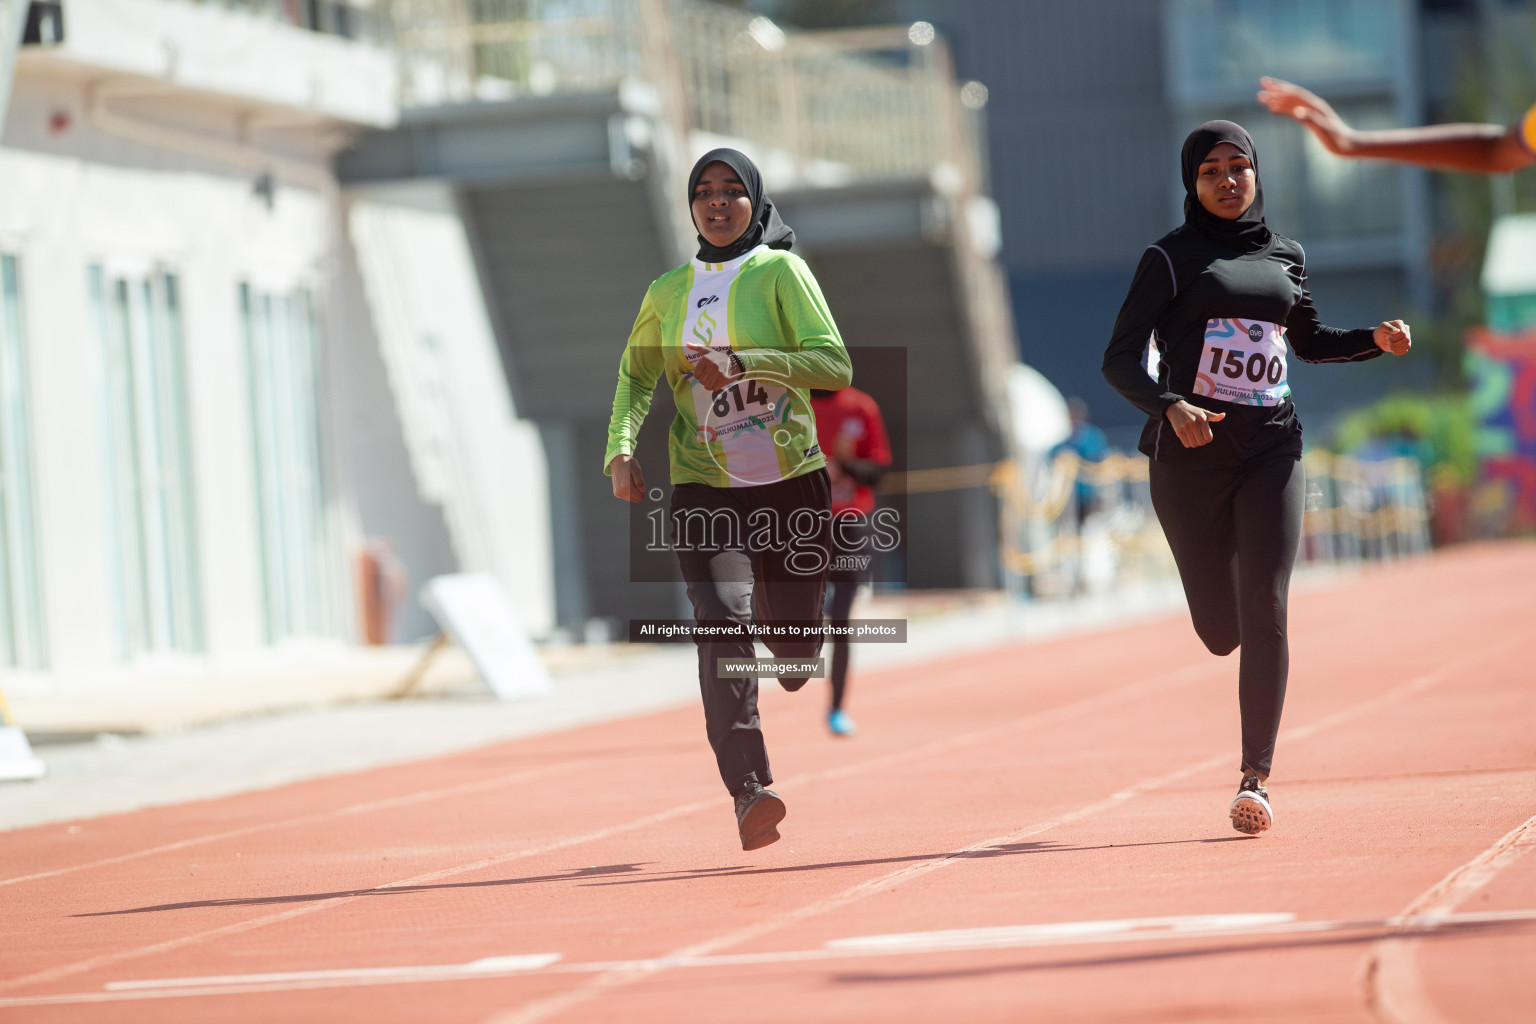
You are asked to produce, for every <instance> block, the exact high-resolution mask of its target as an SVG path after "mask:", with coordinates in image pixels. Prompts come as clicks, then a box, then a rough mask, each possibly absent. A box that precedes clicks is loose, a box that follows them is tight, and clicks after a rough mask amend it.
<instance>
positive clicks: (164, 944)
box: [0, 642, 1514, 1021]
mask: <svg viewBox="0 0 1536 1024" xmlns="http://www.w3.org/2000/svg"><path fill="white" fill-rule="evenodd" d="M1513 645H1514V642H1510V643H1506V644H1504V645H1500V646H1499V647H1497V648H1493V649H1490V650H1488V651H1484V652H1483V653H1482V654H1481V655H1478V656H1474V657H1473V658H1472V659H1470V660H1471V662H1472V663H1474V664H1475V663H1476V662H1478V661H1481V660H1483V659H1485V658H1488V657H1492V656H1494V655H1496V654H1501V653H1503V651H1504V650H1505V649H1506V648H1507V647H1510V646H1513ZM1224 667H1225V664H1224V662H1221V661H1215V662H1213V661H1210V660H1202V661H1201V662H1197V663H1192V664H1189V665H1185V666H1182V667H1180V668H1178V669H1173V670H1170V671H1168V672H1166V673H1163V674H1161V675H1159V676H1154V677H1153V678H1151V679H1148V680H1142V681H1139V682H1136V683H1128V684H1126V685H1124V686H1121V687H1117V688H1115V689H1113V690H1109V691H1106V692H1104V693H1102V694H1098V695H1096V696H1094V697H1089V698H1085V699H1083V700H1081V701H1076V702H1072V703H1070V704H1066V705H1062V706H1060V707H1057V708H1053V709H1049V710H1047V711H1043V712H1038V713H1036V714H1032V715H1026V716H1024V717H1023V718H1020V719H1014V720H1012V721H1009V722H1004V723H1001V724H999V725H996V726H990V727H986V728H982V729H976V730H972V731H970V732H968V733H964V734H959V735H957V736H950V737H947V738H945V739H942V740H937V741H934V742H932V743H929V744H925V745H924V746H923V747H920V748H917V749H916V750H907V751H903V752H899V753H893V754H890V755H883V756H880V757H876V758H871V759H868V760H866V761H864V762H860V763H856V764H852V765H845V766H842V767H840V768H835V769H829V770H827V771H825V772H817V773H808V774H806V775H802V776H797V777H795V780H794V781H795V782H796V783H801V784H803V783H808V782H812V781H821V780H825V779H832V778H839V777H844V776H847V775H850V774H854V773H856V772H858V771H867V770H871V769H874V768H879V767H884V766H885V765H886V764H888V763H893V762H896V761H903V762H906V763H910V762H911V761H912V760H913V759H915V758H918V757H923V756H929V755H932V754H935V753H943V752H946V751H949V750H952V749H954V748H956V747H958V746H967V745H970V744H972V743H976V742H980V741H982V740H985V739H991V738H994V737H996V736H1000V735H1006V734H1007V733H1009V732H1012V731H1017V730H1024V729H1028V728H1032V727H1036V726H1039V725H1047V724H1053V723H1055V722H1058V721H1060V720H1063V719H1067V718H1072V717H1076V716H1078V715H1081V714H1083V713H1087V712H1090V711H1095V710H1100V709H1102V708H1104V707H1108V706H1113V705H1116V704H1120V703H1124V702H1127V701H1130V700H1134V699H1136V698H1138V697H1143V696H1150V695H1153V694H1156V693H1159V692H1161V691H1164V690H1172V689H1178V688H1181V687H1183V686H1186V685H1191V684H1193V683H1195V682H1198V681H1200V680H1202V679H1204V678H1206V677H1208V676H1210V675H1214V674H1218V673H1220V672H1221V671H1222V670H1223V669H1224ZM1450 668H1451V666H1447V668H1446V669H1444V670H1442V673H1443V672H1445V671H1449V670H1450ZM1437 675H1438V674H1436V673H1431V674H1430V676H1425V677H1420V679H1419V680H1415V681H1414V682H1412V683H1410V684H1407V688H1404V687H1400V688H1398V690H1394V691H1390V692H1389V693H1388V694H1385V695H1382V696H1379V697H1377V698H1372V699H1370V700H1368V701H1366V702H1365V703H1364V704H1361V705H1357V706H1356V708H1355V709H1354V710H1351V709H1346V710H1345V712H1340V713H1336V714H1335V715H1332V716H1329V717H1328V718H1326V719H1324V720H1323V721H1322V722H1320V723H1317V724H1316V725H1315V726H1314V727H1313V729H1312V731H1315V730H1316V728H1320V727H1324V726H1325V725H1332V724H1337V722H1338V721H1343V720H1344V718H1341V717H1340V716H1341V715H1346V716H1347V717H1353V716H1354V715H1358V714H1363V713H1366V712H1367V711H1369V710H1374V709H1375V708H1376V707H1377V706H1380V705H1381V704H1383V703H1384V702H1387V701H1390V700H1393V699H1398V697H1397V696H1396V695H1398V693H1399V691H1403V695H1406V693H1407V692H1410V691H1411V692H1416V690H1417V689H1420V688H1422V686H1416V685H1415V684H1418V683H1423V685H1429V683H1424V682H1423V681H1424V680H1426V679H1430V678H1431V677H1437ZM1310 734H1311V732H1308V731H1307V727H1303V729H1302V730H1299V731H1298V730H1292V731H1288V732H1287V733H1286V735H1287V736H1288V737H1290V738H1297V739H1299V738H1302V737H1303V735H1310ZM1227 759H1228V755H1225V754H1223V755H1217V756H1215V757H1212V758H1209V759H1207V760H1205V761H1201V762H1199V763H1197V764H1194V765H1190V766H1188V767H1186V768H1184V769H1179V770H1177V771H1175V772H1172V773H1169V774H1167V775H1164V776H1160V777H1159V778H1158V779H1155V780H1149V781H1144V782H1142V783H1139V784H1138V785H1136V786H1133V787H1131V788H1130V789H1127V790H1123V791H1121V792H1120V793H1116V794H1113V795H1112V796H1110V797H1108V798H1106V799H1105V800H1101V801H1098V802H1096V803H1094V804H1091V805H1089V806H1087V807H1085V808H1080V809H1079V810H1078V811H1075V812H1071V813H1069V814H1067V815H1063V816H1061V817H1058V818H1056V819H1052V820H1050V821H1047V822H1045V823H1043V824H1040V825H1035V826H1029V827H1027V828H1025V829H1023V830H1020V831H1019V832H1017V833H1012V834H1010V835H1009V836H1004V837H1000V838H994V839H990V840H983V841H981V842H979V843H974V844H971V845H969V846H967V847H965V848H963V849H961V850H956V851H952V852H950V853H948V854H944V855H941V856H940V857H938V858H931V859H929V860H927V861H924V862H920V863H918V864H915V865H911V866H909V867H907V868H904V869H901V870H899V871H897V872H893V873H891V874H890V875H887V876H882V877H879V878H875V879H871V880H870V881H868V882H866V883H861V884H859V885H856V886H854V887H852V888H851V889H849V890H845V891H844V892H842V893H839V894H835V895H834V896H832V897H828V898H827V899H826V900H823V901H818V903H815V904H812V905H808V906H806V907H801V908H798V909H797V910H794V911H789V912H787V913H786V914H784V915H780V916H779V917H777V918H773V919H770V921H769V922H765V923H763V924H761V925H758V926H754V927H750V928H748V929H743V930H741V931H740V932H737V933H732V934H729V935H723V936H719V937H717V938H716V939H714V940H710V941H707V942H705V943H702V944H699V945H698V946H697V947H693V946H690V947H687V948H685V949H683V950H680V951H678V952H677V953H674V954H673V955H672V956H670V957H664V958H662V961H664V962H665V961H670V960H672V959H676V958H677V957H678V956H689V955H702V954H705V953H709V952H713V950H714V949H716V948H724V947H725V946H728V945H732V944H736V943H739V942H743V941H746V940H747V939H749V938H752V937H754V936H755V935H757V934H760V933H762V932H765V931H770V930H775V929H777V928H778V927H782V926H784V925H787V924H790V923H793V922H794V921H796V920H800V919H802V918H803V917H809V916H815V915H816V914H820V913H824V912H826V911H827V910H831V909H835V908H836V907H838V906H842V905H843V904H845V903H849V902H853V901H854V900H857V899H860V898H862V897H863V896H865V895H868V894H869V892H872V891H874V890H875V889H877V888H879V887H882V886H887V885H896V884H900V883H901V882H902V881H906V880H910V878H912V877H917V876H919V875H922V874H926V873H927V872H928V871H931V870H934V869H935V868H938V867H943V866H945V865H947V864H949V863H951V862H953V861H955V860H957V859H962V858H964V857H966V856H967V855H968V854H972V853H976V852H980V851H982V850H984V849H986V848H988V847H989V846H995V845H999V844H1002V843H1008V842H1016V841H1017V840H1018V838H1027V837H1029V836H1033V835H1036V834H1039V833H1040V832H1044V831H1047V830H1049V829H1051V828H1055V827H1058V826H1059V825H1063V824H1069V823H1071V822H1074V821H1076V820H1079V819H1080V818H1083V817H1087V816H1090V815H1092V814H1095V813H1098V812H1099V811H1101V810H1103V809H1106V808H1109V807H1113V806H1117V805H1119V804H1121V803H1123V802H1124V801H1126V800H1129V799H1132V798H1134V797H1135V796H1138V795H1141V793H1143V792H1149V791H1150V790H1151V789H1153V788H1158V787H1160V786H1164V785H1168V784H1171V783H1173V782H1176V781H1179V780H1181V779H1184V778H1187V777H1189V776H1191V775H1195V774H1198V773H1199V772H1202V771H1206V770H1209V769H1210V768H1213V767H1217V766H1219V765H1220V764H1222V763H1225V762H1226V761H1227ZM466 785H467V786H475V785H478V783H468V784H466ZM413 796H414V795H413ZM389 799H404V798H389ZM717 802H718V801H717V800H716V799H701V800H696V801H693V802H690V803H686V804H681V805H678V806H674V807H672V808H669V809H667V810H664V811H660V812H657V813H654V814H650V815H645V816H643V817H641V818H638V819H634V820H631V821H629V822H625V823H622V824H620V825H615V826H610V827H608V828H604V829H597V830H593V831H590V832H587V833H583V834H581V835H578V836H572V837H568V838H566V839H561V840H554V841H551V842H547V843H543V844H539V845H537V846H534V847H529V848H525V849H522V850H517V851H513V852H511V853H507V854H501V855H497V856H494V857H487V858H482V859H481V860H478V861H475V862H473V863H470V864H466V865H459V866H455V867H450V868H444V869H440V870H438V871H434V872H429V873H426V874H422V875H417V876H414V877H411V878H407V879H401V880H397V881H394V882H389V883H385V884H382V885H379V886H375V887H373V888H372V889H368V890H364V891H362V892H359V893H356V894H349V895H347V896H342V897H337V898H335V899H329V900H323V901H318V902H315V903H311V904H308V905H306V906H303V907H299V908H295V909H292V910H285V911H279V912H276V913H273V914H268V915H264V916H262V917H259V918H254V919H251V920H248V921H241V922H235V923H232V924H229V925H224V926H221V927H218V928H213V929H207V930H204V931H201V932H194V933H191V934H188V935H183V936H179V937H177V938H174V939H168V940H164V941H161V942H157V943H152V944H150V945H147V946H141V947H137V948H135V949H128V950H119V951H116V952H112V953H103V954H100V955H98V956H95V957H90V958H87V959H85V960H81V961H76V962H74V963H70V964H61V965H57V966H55V967H52V968H46V969H44V970H42V971H37V972H34V973H32V974H28V975H23V976H20V977H16V978H11V979H7V980H3V981H0V991H5V990H10V989H16V988H19V987H22V986H25V985H29V984H37V983H43V982H48V981H54V980H57V979H59V978H64V977H69V976H71V975H76V974H80V973H83V972H85V971H89V970H93V969H96V968H98V967H104V966H108V965H110V964H113V963H120V962H123V961H125V960H130V959H134V958H137V957H141V956H150V955H154V954H157V953H163V952H169V951H172V950H175V949H181V948H185V947H188V946H193V945H197V944H199V943H203V942H206V941H209V940H211V939H217V938H223V937H226V936H229V935H234V934H240V933H242V932H247V931H252V930H255V929H258V928H262V927H265V926H267V925H270V924H279V923H283V922H286V921H288V920H292V919H294V918H297V917H301V916H304V915H306V914H311V913H317V912H319V911H322V910H327V909H331V908H334V907H340V906H344V905H346V904H348V903H351V902H354V901H356V900H359V899H363V898H365V897H366V896H368V895H369V894H371V893H373V892H376V891H382V890H388V889H391V888H403V887H408V886H413V885H422V884H427V883H430V882H435V881H440V880H442V879H444V878H450V877H453V876H455V875H460V874H466V873H469V872H472V871H478V870H483V869H485V868H488V867H494V866H497V865H500V864H504V863H508V862H510V861H514V860H518V859H523V858H527V857H532V856H537V855H540V854H544V853H550V852H554V851H556V850H560V849H565V848H568V847H571V846H577V845H581V844H584V843H588V842H595V841H598V840H601V839H606V838H608V837H610V836H613V835H617V834H621V833H624V832H629V831H634V830H636V829H641V828H646V827H649V826H652V825H656V824H661V823H663V822H666V821H669V820H672V819H674V818H677V817H684V816H687V815H689V814H692V813H696V812H699V811H703V810H705V809H707V808H711V807H713V806H715V804H716V803H717ZM372 803H373V804H377V803H380V801H375V802H372ZM358 806H362V805H358ZM334 813H335V812H320V813H319V814H317V815H311V816H308V817H310V818H317V817H318V818H321V819H323V818H324V817H327V816H329V815H331V814H334ZM251 827H252V828H253V829H259V828H261V827H262V826H251ZM1016 837H1017V838H1016ZM183 842H187V843H190V842H193V841H191V840H187V841H183ZM126 856H129V855H125V857H126ZM647 973H648V972H647ZM622 983H624V984H627V983H628V980H625V981H624V982H622ZM606 987H608V983H605V982H604V979H603V978H602V977H599V978H597V979H594V984H593V986H591V990H592V991H593V993H594V995H595V994H597V991H598V990H601V989H603V988H606ZM577 991H587V989H581V990H577ZM579 1001H584V1000H579ZM496 1019H497V1020H498V1021H500V1020H501V1018H499V1017H498V1018H496ZM531 1019H542V1017H535V1018H531Z"/></svg>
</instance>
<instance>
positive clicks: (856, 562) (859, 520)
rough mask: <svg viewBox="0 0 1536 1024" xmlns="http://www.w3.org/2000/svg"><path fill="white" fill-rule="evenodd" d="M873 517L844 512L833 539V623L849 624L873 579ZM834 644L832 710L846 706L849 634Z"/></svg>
mask: <svg viewBox="0 0 1536 1024" xmlns="http://www.w3.org/2000/svg"><path fill="white" fill-rule="evenodd" d="M869 537H870V529H869V517H868V516H857V517H851V513H847V512H845V513H842V515H841V517H840V518H839V519H838V520H836V527H835V529H834V531H833V535H832V540H833V545H834V550H835V551H836V552H837V554H836V556H835V558H834V565H833V567H832V570H831V571H830V572H828V573H827V622H828V623H829V624H830V625H833V626H846V625H848V616H849V614H850V613H852V611H853V599H854V598H855V597H856V596H858V593H859V586H860V585H861V584H862V583H864V582H865V581H866V580H868V579H870V577H871V576H872V573H871V572H870V566H871V565H872V564H873V562H874V549H873V548H871V547H870V544H869ZM827 642H828V644H830V645H831V647H832V675H831V681H832V705H831V706H832V710H833V711H837V710H838V709H840V708H841V707H842V706H843V700H844V698H846V697H847V695H848V653H849V647H850V645H849V641H848V638H847V637H846V636H843V635H841V634H834V635H833V636H832V638H831V639H830V640H828V641H827Z"/></svg>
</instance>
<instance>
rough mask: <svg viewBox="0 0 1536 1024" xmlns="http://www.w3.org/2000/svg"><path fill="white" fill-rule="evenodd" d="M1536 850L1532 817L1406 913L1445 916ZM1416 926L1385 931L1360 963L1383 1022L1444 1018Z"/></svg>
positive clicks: (1418, 1023) (1423, 1023)
mask: <svg viewBox="0 0 1536 1024" xmlns="http://www.w3.org/2000/svg"><path fill="white" fill-rule="evenodd" d="M1532 850H1536V817H1531V818H1527V819H1526V820H1525V821H1524V822H1523V823H1521V824H1520V825H1518V826H1516V827H1515V828H1514V829H1512V830H1511V831H1509V832H1508V833H1506V834H1505V835H1504V836H1503V838H1501V839H1500V840H1499V841H1498V842H1496V843H1494V844H1493V845H1492V846H1490V847H1488V849H1486V850H1484V851H1483V852H1482V853H1480V854H1478V855H1477V856H1476V857H1473V858H1472V859H1471V860H1469V861H1467V862H1466V863H1465V864H1463V865H1461V866H1460V867H1458V868H1457V869H1456V870H1454V871H1452V872H1451V873H1450V874H1448V875H1446V876H1445V877H1444V878H1442V879H1441V880H1440V881H1439V882H1436V883H1435V884H1434V885H1433V886H1431V887H1430V888H1429V889H1428V890H1426V891H1425V892H1424V893H1423V894H1422V895H1421V896H1419V897H1418V899H1416V900H1414V901H1413V902H1412V903H1410V904H1409V905H1408V909H1407V910H1405V911H1403V914H1402V916H1403V917H1404V918H1406V919H1443V918H1448V917H1455V916H1459V915H1455V914H1453V913H1452V912H1453V911H1454V910H1455V909H1456V908H1457V907H1458V906H1460V905H1461V904H1462V903H1463V902H1464V901H1465V900H1466V899H1467V897H1469V896H1471V895H1472V894H1473V893H1475V892H1477V891H1478V890H1479V889H1481V888H1483V886H1485V885H1487V884H1488V883H1489V882H1491V881H1493V880H1494V878H1495V877H1496V876H1497V875H1498V874H1499V872H1501V871H1503V870H1504V869H1505V868H1507V867H1509V866H1510V865H1511V864H1513V863H1515V861H1517V860H1519V859H1520V858H1521V857H1523V856H1525V855H1526V854H1527V853H1529V852H1530V851H1532ZM1418 955H1419V940H1418V937H1417V935H1416V933H1415V932H1413V931H1411V930H1405V931H1404V932H1403V933H1402V934H1393V935H1388V936H1386V937H1384V938H1382V939H1381V940H1380V941H1378V942H1377V943H1376V944H1375V945H1374V946H1372V947H1371V952H1370V953H1369V955H1367V956H1366V958H1365V962H1364V963H1363V964H1362V965H1361V972H1360V973H1361V983H1362V986H1363V988H1364V989H1365V1000H1366V1005H1367V1006H1369V1007H1370V1010H1371V1012H1372V1013H1374V1014H1375V1015H1376V1017H1377V1018H1378V1019H1379V1020H1382V1021H1385V1022H1386V1024H1444V1021H1445V1018H1444V1017H1442V1016H1441V1015H1440V1013H1439V1011H1437V1010H1436V1009H1435V1004H1434V1002H1433V1000H1431V999H1430V998H1429V993H1428V992H1427V991H1426V990H1425V987H1424V978H1423V975H1421V974H1420V973H1419V967H1418Z"/></svg>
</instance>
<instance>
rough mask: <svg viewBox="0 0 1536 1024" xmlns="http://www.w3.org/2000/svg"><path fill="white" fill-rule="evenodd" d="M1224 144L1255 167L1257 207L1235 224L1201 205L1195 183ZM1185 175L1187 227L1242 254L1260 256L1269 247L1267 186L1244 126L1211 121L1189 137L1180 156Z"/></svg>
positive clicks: (1245, 211)
mask: <svg viewBox="0 0 1536 1024" xmlns="http://www.w3.org/2000/svg"><path fill="white" fill-rule="evenodd" d="M1223 142H1230V143H1232V145H1234V146H1236V147H1237V148H1238V149H1240V150H1242V151H1243V155H1244V156H1246V157H1247V158H1248V162H1249V163H1251V164H1252V165H1253V187H1254V195H1253V205H1252V206H1250V207H1248V209H1246V210H1244V211H1243V214H1242V216H1240V217H1237V218H1236V219H1234V220H1227V219H1226V218H1225V217H1218V216H1216V215H1215V214H1214V213H1212V212H1211V211H1209V210H1207V209H1206V208H1205V207H1204V206H1201V205H1200V197H1199V196H1198V195H1197V194H1196V193H1195V179H1196V178H1197V177H1198V176H1199V174H1200V162H1201V161H1202V160H1204V159H1205V158H1206V157H1208V156H1210V154H1211V150H1213V149H1215V148H1216V147H1217V146H1219V145H1220V144H1221V143H1223ZM1179 163H1180V166H1181V167H1182V169H1183V172H1184V223H1185V224H1188V225H1189V226H1190V227H1192V228H1194V229H1195V230H1196V231H1198V232H1200V234H1202V235H1204V236H1205V237H1206V238H1209V239H1210V240H1211V241H1213V242H1215V243H1216V244H1217V245H1220V246H1223V247H1225V248H1228V249H1237V250H1239V251H1240V252H1256V251H1257V250H1259V249H1262V248H1264V247H1265V246H1266V245H1268V244H1269V241H1270V238H1271V237H1272V236H1271V234H1270V230H1269V225H1268V224H1265V223H1264V185H1263V184H1262V183H1261V182H1260V180H1259V158H1258V157H1257V156H1256V155H1255V154H1254V151H1253V139H1251V138H1249V136H1248V133H1247V132H1246V131H1244V130H1243V127H1242V125H1239V124H1233V123H1232V122H1231V121H1207V122H1205V124H1203V125H1201V126H1200V127H1198V128H1196V129H1195V130H1194V131H1192V132H1190V133H1189V138H1187V139H1185V140H1184V149H1183V151H1182V152H1181V153H1180V154H1179Z"/></svg>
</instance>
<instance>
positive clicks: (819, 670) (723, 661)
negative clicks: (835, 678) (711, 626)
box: [715, 658, 827, 679]
mask: <svg viewBox="0 0 1536 1024" xmlns="http://www.w3.org/2000/svg"><path fill="white" fill-rule="evenodd" d="M715 674H716V675H718V676H723V677H726V678H739V677H746V676H789V677H803V678H808V679H824V678H826V675H827V662H826V659H824V658H716V659H715Z"/></svg>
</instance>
